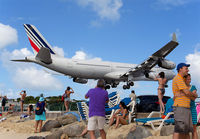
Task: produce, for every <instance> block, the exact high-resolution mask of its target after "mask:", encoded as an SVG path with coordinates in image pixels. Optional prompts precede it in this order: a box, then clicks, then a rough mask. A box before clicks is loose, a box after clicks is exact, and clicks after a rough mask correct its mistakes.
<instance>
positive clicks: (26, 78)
mask: <svg viewBox="0 0 200 139" xmlns="http://www.w3.org/2000/svg"><path fill="white" fill-rule="evenodd" d="M13 80H14V82H15V84H16V85H17V86H18V87H20V88H27V87H28V88H31V89H32V90H47V91H54V90H61V89H62V84H61V83H60V82H59V81H58V80H57V79H56V78H54V77H53V76H52V75H51V74H48V73H46V72H45V71H44V70H39V69H37V68H36V67H33V66H30V67H28V68H18V69H17V70H16V74H15V75H14V77H13Z"/></svg>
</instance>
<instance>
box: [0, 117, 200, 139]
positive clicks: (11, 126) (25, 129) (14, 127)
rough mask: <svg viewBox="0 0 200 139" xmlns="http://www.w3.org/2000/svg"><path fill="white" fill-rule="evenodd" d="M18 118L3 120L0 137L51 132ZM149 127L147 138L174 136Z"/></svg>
mask: <svg viewBox="0 0 200 139" xmlns="http://www.w3.org/2000/svg"><path fill="white" fill-rule="evenodd" d="M18 120H20V116H8V117H7V119H6V120H4V121H3V122H0V139H27V138H28V137H30V136H46V135H48V134H50V132H41V133H34V125H35V120H27V121H24V122H19V123H16V121H18ZM47 120H48V119H47ZM47 120H46V121H47ZM43 124H44V123H43ZM126 126H127V127H129V126H135V123H132V124H130V125H126ZM126 126H123V127H121V128H120V129H117V130H116V132H111V133H110V134H114V135H117V132H119V133H120V132H121V133H125V132H126ZM147 127H148V126H147ZM149 129H150V131H151V133H152V135H153V136H150V137H148V138H146V139H169V138H172V135H170V136H160V132H159V131H153V130H152V129H151V128H150V127H149ZM199 130H200V127H198V131H199ZM199 135H200V134H199ZM108 137H109V135H108ZM116 139H117V138H116Z"/></svg>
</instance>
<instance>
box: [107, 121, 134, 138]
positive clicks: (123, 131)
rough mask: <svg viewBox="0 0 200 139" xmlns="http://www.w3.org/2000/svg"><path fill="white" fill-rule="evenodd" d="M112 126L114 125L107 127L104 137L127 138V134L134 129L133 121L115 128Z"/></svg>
mask: <svg viewBox="0 0 200 139" xmlns="http://www.w3.org/2000/svg"><path fill="white" fill-rule="evenodd" d="M114 126H115V125H113V126H111V127H109V129H108V130H107V134H106V137H107V138H108V139H116V138H117V139H127V136H128V134H129V133H130V132H132V131H134V130H135V129H136V125H135V123H131V124H128V125H121V126H120V127H118V128H117V129H115V128H114Z"/></svg>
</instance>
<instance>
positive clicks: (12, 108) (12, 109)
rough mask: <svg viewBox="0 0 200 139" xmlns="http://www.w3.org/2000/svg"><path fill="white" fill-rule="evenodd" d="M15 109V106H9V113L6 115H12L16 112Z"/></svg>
mask: <svg viewBox="0 0 200 139" xmlns="http://www.w3.org/2000/svg"><path fill="white" fill-rule="evenodd" d="M14 107H15V105H14V104H9V108H8V112H7V113H6V115H8V114H12V113H13V112H14Z"/></svg>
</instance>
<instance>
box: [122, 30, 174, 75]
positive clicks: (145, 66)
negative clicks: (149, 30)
mask: <svg viewBox="0 0 200 139" xmlns="http://www.w3.org/2000/svg"><path fill="white" fill-rule="evenodd" d="M177 45H178V42H177V40H176V34H175V33H174V34H173V37H172V40H171V41H170V42H169V43H167V44H166V45H165V46H163V47H162V48H161V49H159V50H158V51H157V52H155V53H154V54H152V55H151V56H150V57H149V58H147V59H146V60H145V61H144V62H142V63H141V64H139V65H137V66H136V67H133V68H131V69H130V70H129V71H128V72H126V73H125V74H124V75H123V76H128V75H133V76H140V75H141V74H145V73H146V72H149V71H150V70H151V69H152V68H153V67H154V66H155V65H157V64H158V63H159V61H160V60H164V58H165V57H166V56H167V55H168V54H169V53H170V52H171V51H172V50H174V48H176V46H177Z"/></svg>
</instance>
